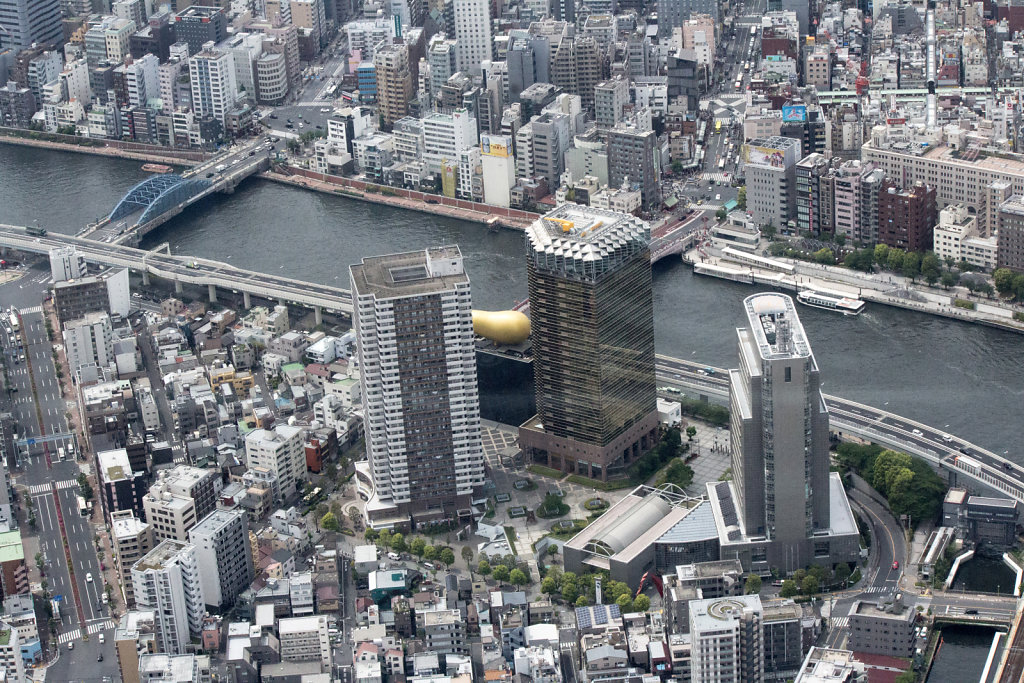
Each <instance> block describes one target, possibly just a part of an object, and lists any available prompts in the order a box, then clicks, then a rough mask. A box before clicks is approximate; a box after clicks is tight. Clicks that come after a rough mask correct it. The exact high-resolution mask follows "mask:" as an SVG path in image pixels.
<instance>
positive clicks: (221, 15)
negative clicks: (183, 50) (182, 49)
mask: <svg viewBox="0 0 1024 683" xmlns="http://www.w3.org/2000/svg"><path fill="white" fill-rule="evenodd" d="M174 36H175V38H176V39H177V40H179V41H182V42H185V43H188V53H189V54H190V55H194V54H198V53H199V52H200V51H202V49H203V46H204V45H205V44H206V43H210V42H212V43H214V44H216V43H219V42H221V41H223V40H224V39H226V38H227V37H228V19H227V16H226V14H225V12H224V10H223V9H221V8H220V7H203V6H200V5H192V6H191V7H186V8H185V9H183V10H182V11H180V12H178V13H177V14H175V15H174Z"/></svg>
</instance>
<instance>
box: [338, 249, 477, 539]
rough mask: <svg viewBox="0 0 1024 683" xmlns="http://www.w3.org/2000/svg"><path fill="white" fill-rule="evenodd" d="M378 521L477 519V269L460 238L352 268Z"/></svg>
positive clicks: (364, 479)
mask: <svg viewBox="0 0 1024 683" xmlns="http://www.w3.org/2000/svg"><path fill="white" fill-rule="evenodd" d="M349 270H350V277H351V281H352V298H353V304H354V314H353V319H354V324H355V329H356V335H357V340H358V349H359V368H360V382H361V384H362V394H363V408H364V424H365V430H366V452H367V456H368V458H367V462H366V463H360V464H361V465H363V466H364V468H365V469H363V470H362V471H361V472H358V473H357V476H359V477H360V486H369V487H370V488H371V489H372V490H367V491H366V493H367V497H368V500H367V503H366V518H367V522H368V523H369V524H370V525H371V526H373V527H385V526H395V525H407V524H409V523H412V524H413V525H415V524H418V523H421V522H430V521H435V520H451V521H456V520H461V521H467V520H468V519H469V518H471V509H470V503H471V499H472V493H473V490H474V488H476V487H478V486H480V485H482V484H483V483H484V467H483V446H482V444H481V441H480V400H479V396H478V393H477V377H476V350H475V346H474V341H473V312H472V300H471V297H470V288H469V276H468V275H467V274H466V271H465V269H464V267H463V262H462V253H461V252H460V251H459V248H458V247H457V246H445V247H436V248H430V249H426V250H424V251H414V252H407V253H403V254H391V255H388V256H375V257H372V258H365V259H363V261H362V263H360V264H357V265H354V266H352V267H351V268H350V269H349Z"/></svg>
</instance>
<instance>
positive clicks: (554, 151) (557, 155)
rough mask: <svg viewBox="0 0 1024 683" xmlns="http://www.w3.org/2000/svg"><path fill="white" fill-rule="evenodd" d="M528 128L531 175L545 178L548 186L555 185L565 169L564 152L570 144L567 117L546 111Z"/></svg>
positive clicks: (570, 136)
mask: <svg viewBox="0 0 1024 683" xmlns="http://www.w3.org/2000/svg"><path fill="white" fill-rule="evenodd" d="M530 130H531V140H530V148H531V150H532V152H533V155H532V156H533V173H532V175H533V176H534V177H536V178H546V179H547V181H548V185H549V186H550V187H557V186H558V183H559V179H560V178H561V176H562V171H564V170H565V152H566V150H568V149H569V148H570V147H571V146H572V135H571V134H570V132H569V131H570V127H569V117H568V116H566V115H565V114H555V113H551V112H547V111H546V112H544V113H543V114H541V115H540V116H538V117H537V118H535V119H533V121H531V122H530Z"/></svg>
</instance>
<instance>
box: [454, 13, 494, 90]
mask: <svg viewBox="0 0 1024 683" xmlns="http://www.w3.org/2000/svg"><path fill="white" fill-rule="evenodd" d="M453 8H454V11H455V40H456V41H458V44H457V46H456V56H457V59H456V63H457V64H458V67H459V71H468V72H469V73H471V74H474V75H479V74H480V70H481V64H482V63H483V62H484V61H490V60H491V57H492V54H491V50H492V49H493V41H492V40H491V6H490V3H488V2H487V0H454V2H453Z"/></svg>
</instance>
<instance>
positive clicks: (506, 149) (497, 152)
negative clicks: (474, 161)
mask: <svg viewBox="0 0 1024 683" xmlns="http://www.w3.org/2000/svg"><path fill="white" fill-rule="evenodd" d="M480 153H481V154H486V155H487V156H492V157H510V156H512V136H510V135H488V134H486V133H485V134H483V135H481V136H480Z"/></svg>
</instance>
